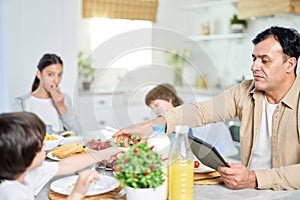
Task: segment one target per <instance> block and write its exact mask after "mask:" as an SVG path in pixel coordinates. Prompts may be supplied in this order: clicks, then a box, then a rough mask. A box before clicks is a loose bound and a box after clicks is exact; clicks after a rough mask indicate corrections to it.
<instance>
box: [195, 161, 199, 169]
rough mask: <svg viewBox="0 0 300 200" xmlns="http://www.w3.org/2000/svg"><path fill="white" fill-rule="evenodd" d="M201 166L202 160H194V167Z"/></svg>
mask: <svg viewBox="0 0 300 200" xmlns="http://www.w3.org/2000/svg"><path fill="white" fill-rule="evenodd" d="M198 167H200V162H199V161H198V160H195V161H194V168H198Z"/></svg>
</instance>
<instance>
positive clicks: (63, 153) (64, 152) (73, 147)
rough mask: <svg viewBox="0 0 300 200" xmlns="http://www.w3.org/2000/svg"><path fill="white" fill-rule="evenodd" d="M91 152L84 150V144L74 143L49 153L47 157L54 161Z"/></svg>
mask: <svg viewBox="0 0 300 200" xmlns="http://www.w3.org/2000/svg"><path fill="white" fill-rule="evenodd" d="M88 151H89V150H88V149H86V148H84V147H83V145H82V143H72V144H67V145H63V146H59V147H56V148H54V149H53V151H50V152H48V153H47V157H48V158H50V159H53V160H60V159H63V158H67V157H70V156H73V155H75V154H82V153H87V152H88Z"/></svg>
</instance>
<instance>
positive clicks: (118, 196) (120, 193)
mask: <svg viewBox="0 0 300 200" xmlns="http://www.w3.org/2000/svg"><path fill="white" fill-rule="evenodd" d="M126 192H127V189H126V187H124V188H123V189H122V190H120V192H118V193H117V194H115V195H113V196H111V197H110V198H113V199H118V198H120V197H122V196H124V195H125V194H126Z"/></svg>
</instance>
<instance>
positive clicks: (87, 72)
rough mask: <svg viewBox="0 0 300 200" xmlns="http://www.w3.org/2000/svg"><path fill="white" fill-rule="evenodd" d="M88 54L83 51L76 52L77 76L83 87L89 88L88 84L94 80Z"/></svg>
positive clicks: (90, 59)
mask: <svg viewBox="0 0 300 200" xmlns="http://www.w3.org/2000/svg"><path fill="white" fill-rule="evenodd" d="M92 63H93V61H92V58H91V55H90V54H87V53H86V52H84V51H80V52H79V53H78V76H79V78H80V79H81V80H82V84H83V89H84V90H89V89H90V84H91V83H92V82H93V81H94V73H95V69H94V68H93V67H92Z"/></svg>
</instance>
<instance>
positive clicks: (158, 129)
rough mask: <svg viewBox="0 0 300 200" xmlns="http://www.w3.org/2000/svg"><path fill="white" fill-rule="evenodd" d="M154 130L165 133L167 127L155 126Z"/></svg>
mask: <svg viewBox="0 0 300 200" xmlns="http://www.w3.org/2000/svg"><path fill="white" fill-rule="evenodd" d="M152 130H153V131H157V132H165V131H166V127H165V126H164V125H153V126H152Z"/></svg>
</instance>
